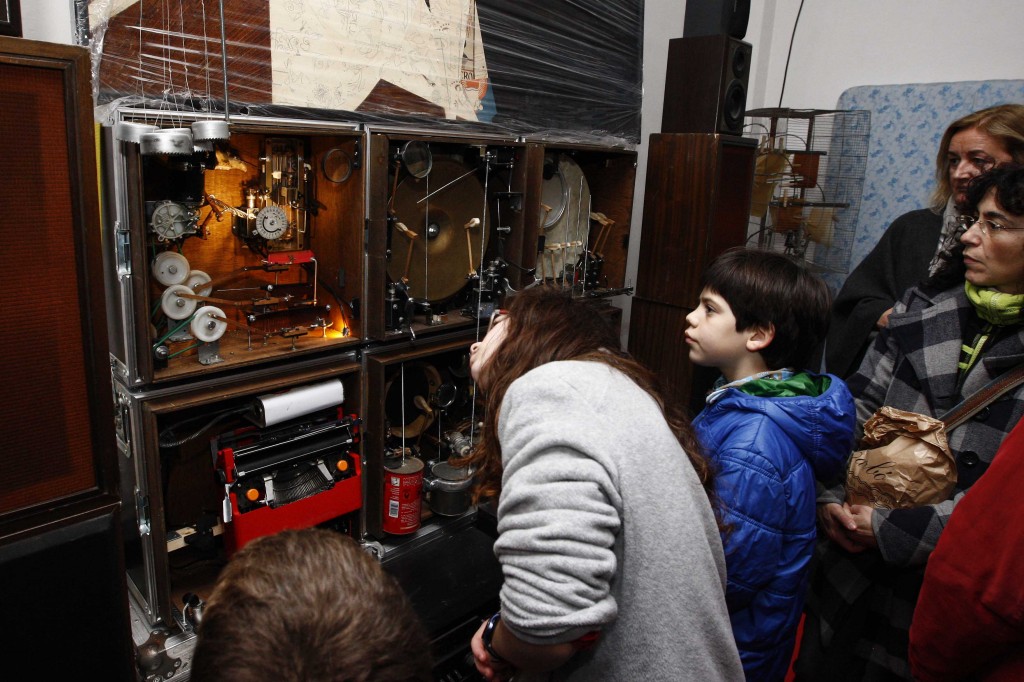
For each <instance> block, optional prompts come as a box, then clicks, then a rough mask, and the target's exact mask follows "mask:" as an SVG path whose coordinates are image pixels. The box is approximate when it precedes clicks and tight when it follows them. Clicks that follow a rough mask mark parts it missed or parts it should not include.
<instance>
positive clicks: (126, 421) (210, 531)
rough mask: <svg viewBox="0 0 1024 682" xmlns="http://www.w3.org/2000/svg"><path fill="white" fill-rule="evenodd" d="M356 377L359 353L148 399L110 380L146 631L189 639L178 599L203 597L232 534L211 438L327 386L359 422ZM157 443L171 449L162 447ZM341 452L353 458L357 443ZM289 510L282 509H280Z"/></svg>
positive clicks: (159, 392)
mask: <svg viewBox="0 0 1024 682" xmlns="http://www.w3.org/2000/svg"><path fill="white" fill-rule="evenodd" d="M360 370H361V365H360V362H359V358H358V355H357V354H356V353H347V354H344V355H339V356H336V357H333V358H327V359H325V358H321V359H319V360H316V361H306V362H303V363H299V364H297V365H293V366H289V367H286V368H264V369H262V370H260V371H257V372H252V373H249V374H248V375H245V376H237V377H232V378H230V379H226V380H225V379H223V378H218V379H216V380H207V381H204V382H197V383H194V384H190V385H187V386H181V387H173V388H159V389H155V390H150V391H145V392H133V391H132V390H131V389H129V388H128V387H126V386H125V385H124V384H122V383H120V382H115V384H114V394H113V397H114V403H115V409H116V411H117V413H118V418H117V424H118V449H119V451H120V458H119V460H120V465H121V490H122V492H121V496H122V500H123V503H124V509H123V521H124V536H125V538H126V564H127V569H128V576H129V588H130V590H131V591H132V593H133V597H134V599H135V601H136V602H137V604H138V606H139V607H141V608H142V610H143V614H144V616H145V619H146V621H147V623H148V624H149V625H151V626H157V625H160V624H162V625H164V626H167V627H171V628H173V627H175V626H177V627H178V628H180V629H182V630H184V631H186V632H187V631H188V630H189V629H190V627H189V624H188V623H187V622H186V621H185V620H184V619H183V618H182V609H183V606H184V605H183V602H182V601H181V597H183V596H184V594H185V593H187V592H192V593H195V594H198V595H199V596H200V597H205V596H206V595H205V593H204V590H206V589H208V588H209V587H210V586H212V582H213V579H214V578H215V577H216V573H217V570H218V568H219V564H220V563H222V562H223V561H224V560H225V559H226V557H227V554H228V552H230V550H231V546H230V543H226V542H225V538H224V537H221V536H222V535H224V534H225V533H226V532H228V533H229V532H230V524H226V523H225V522H224V514H225V503H226V499H227V498H226V494H227V492H226V491H227V485H226V484H227V483H229V482H230V481H229V480H228V481H226V480H225V479H224V478H223V474H222V472H221V471H219V470H218V463H217V460H216V454H217V453H216V450H215V449H214V446H213V445H211V439H212V438H214V437H217V436H218V435H220V434H226V433H231V432H235V431H237V430H239V429H256V428H257V427H258V424H255V422H254V421H253V419H252V413H251V411H250V408H251V407H252V406H253V401H254V400H255V399H256V398H257V397H261V396H266V395H268V394H278V393H281V392H284V391H288V390H293V389H300V388H303V387H307V386H310V385H314V384H318V383H320V382H324V381H327V380H331V379H338V380H339V381H340V382H341V384H342V386H343V387H344V403H343V411H344V414H346V415H351V414H355V415H359V414H360V411H361V409H362V385H361V374H360ZM329 409H330V408H329ZM297 414H299V413H297ZM299 417H300V420H301V417H302V415H301V414H299ZM254 424H255V425H254ZM360 431H361V429H360ZM359 440H361V438H360V439H359ZM161 441H163V442H165V443H167V442H171V443H176V444H174V445H171V446H170V447H161ZM178 441H181V442H180V443H179V442H178ZM346 447H348V449H353V448H354V449H355V450H356V451H357V452H359V450H360V448H361V445H360V444H359V443H356V444H355V445H352V446H346ZM360 454H361V453H360ZM359 463H360V465H362V459H361V457H360V461H359ZM360 475H361V472H360ZM356 487H357V488H360V487H361V486H359V485H357V486H356ZM320 494H322V493H320ZM355 496H356V497H357V498H360V499H361V491H360V490H356V492H355ZM314 497H315V496H314ZM324 499H327V498H324ZM331 503H332V504H334V503H335V501H334V500H331ZM296 504H298V503H296ZM288 508H289V505H284V506H283V507H280V510H287V509H288ZM345 511H348V510H347V509H346V510H345ZM343 513H344V512H339V516H341V515H342V514H343ZM356 514H358V509H357V510H356ZM282 523H283V526H282V527H294V526H293V523H292V521H291V519H287V520H285V521H283V522H282ZM345 526H346V530H347V531H348V532H349V533H350V534H352V535H353V536H358V535H359V527H358V526H359V521H358V518H349V519H348V520H347V521H345ZM172 552H173V553H179V552H180V553H183V554H193V555H195V556H193V557H192V558H191V559H190V561H195V562H197V563H196V564H188V565H189V566H197V565H198V566H199V567H200V568H202V567H203V566H204V565H205V566H206V567H207V568H208V569H211V570H207V571H205V572H204V571H202V570H187V571H186V570H184V569H181V568H177V567H176V566H175V565H174V563H177V562H172V560H171V555H172ZM176 597H177V599H176Z"/></svg>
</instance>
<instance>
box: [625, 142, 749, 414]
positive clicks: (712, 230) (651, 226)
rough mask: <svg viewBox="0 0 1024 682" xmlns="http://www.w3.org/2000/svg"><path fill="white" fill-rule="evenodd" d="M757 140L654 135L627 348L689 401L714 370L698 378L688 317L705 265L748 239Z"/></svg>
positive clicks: (666, 385)
mask: <svg viewBox="0 0 1024 682" xmlns="http://www.w3.org/2000/svg"><path fill="white" fill-rule="evenodd" d="M756 144H757V143H756V141H755V140H753V139H748V138H742V137H732V136H726V135H718V134H704V133H662V134H655V135H652V136H651V138H650V151H649V155H648V161H647V186H646V190H645V197H644V217H643V232H642V235H643V237H642V239H641V243H640V258H639V263H638V266H637V285H636V295H635V296H634V299H633V304H632V314H631V316H630V330H629V349H630V352H631V353H633V355H634V356H636V357H637V359H639V360H640V361H641V362H644V363H645V364H647V366H649V367H651V368H652V369H654V370H655V371H656V372H657V373H658V374H659V375H660V376H661V377H662V381H663V382H664V388H665V390H666V391H667V392H668V394H669V395H670V396H671V397H672V398H674V399H676V400H680V401H683V402H684V403H685V404H688V405H691V407H692V406H694V405H697V406H699V405H700V398H701V396H703V392H704V389H705V388H706V387H707V386H708V385H710V382H711V381H713V380H714V377H713V376H709V374H711V373H708V372H698V373H697V375H696V376H697V377H699V378H700V381H699V382H696V381H695V375H694V373H693V368H692V367H691V364H690V362H689V360H688V359H687V358H686V346H685V345H684V344H683V332H684V331H685V330H686V320H685V318H686V314H687V313H688V312H689V311H691V310H692V309H693V307H694V306H695V305H696V304H697V300H698V298H699V296H700V279H701V276H702V274H703V273H704V270H705V269H706V268H707V266H708V265H709V264H710V263H711V261H712V260H714V258H715V257H716V256H717V255H719V254H720V253H722V252H723V251H725V250H726V249H728V248H730V247H733V246H740V245H742V244H743V243H744V242H745V240H746V229H747V221H748V214H749V213H750V198H751V190H752V187H753V174H754V156H755V152H756ZM665 339H673V340H674V342H673V343H670V344H666V343H665ZM698 383H699V385H698ZM691 396H695V398H696V401H694V400H691Z"/></svg>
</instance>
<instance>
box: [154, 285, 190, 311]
mask: <svg viewBox="0 0 1024 682" xmlns="http://www.w3.org/2000/svg"><path fill="white" fill-rule="evenodd" d="M191 295H192V290H191V289H189V288H188V287H187V286H185V285H184V284H175V285H174V286H170V287H167V289H166V290H165V291H164V293H163V296H162V297H161V298H160V310H162V311H164V315H166V316H167V317H169V318H170V319H172V320H184V319H185V318H186V317H188V316H189V315H191V314H192V313H193V312H195V309H196V305H198V303H199V302H198V301H196V299H194V298H185V297H186V296H191Z"/></svg>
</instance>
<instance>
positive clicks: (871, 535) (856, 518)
mask: <svg viewBox="0 0 1024 682" xmlns="http://www.w3.org/2000/svg"><path fill="white" fill-rule="evenodd" d="M843 508H844V510H845V511H846V512H847V513H848V514H849V515H850V518H852V519H853V522H854V523H855V524H856V528H855V529H854V530H852V531H850V532H847V533H846V535H847V537H848V539H849V540H850V541H851V542H853V543H855V544H857V545H860V546H861V547H863V548H864V549H878V540H877V539H876V538H875V530H874V528H873V527H872V526H871V517H872V516H873V515H874V513H875V510H874V508H873V507H868V506H867V505H863V504H843Z"/></svg>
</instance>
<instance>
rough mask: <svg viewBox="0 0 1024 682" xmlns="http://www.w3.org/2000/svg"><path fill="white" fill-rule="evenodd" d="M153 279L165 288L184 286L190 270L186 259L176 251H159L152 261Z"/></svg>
mask: <svg viewBox="0 0 1024 682" xmlns="http://www.w3.org/2000/svg"><path fill="white" fill-rule="evenodd" d="M151 270H152V272H153V278H154V279H156V281H157V282H160V284H163V285H164V286H165V287H169V286H173V285H175V284H184V283H185V280H186V279H188V275H189V273H190V272H191V270H190V269H189V267H188V259H187V258H185V257H184V256H182V255H181V254H180V253H178V252H177V251H161V252H160V253H159V254H157V257H156V258H154V259H153V265H152V267H151Z"/></svg>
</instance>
